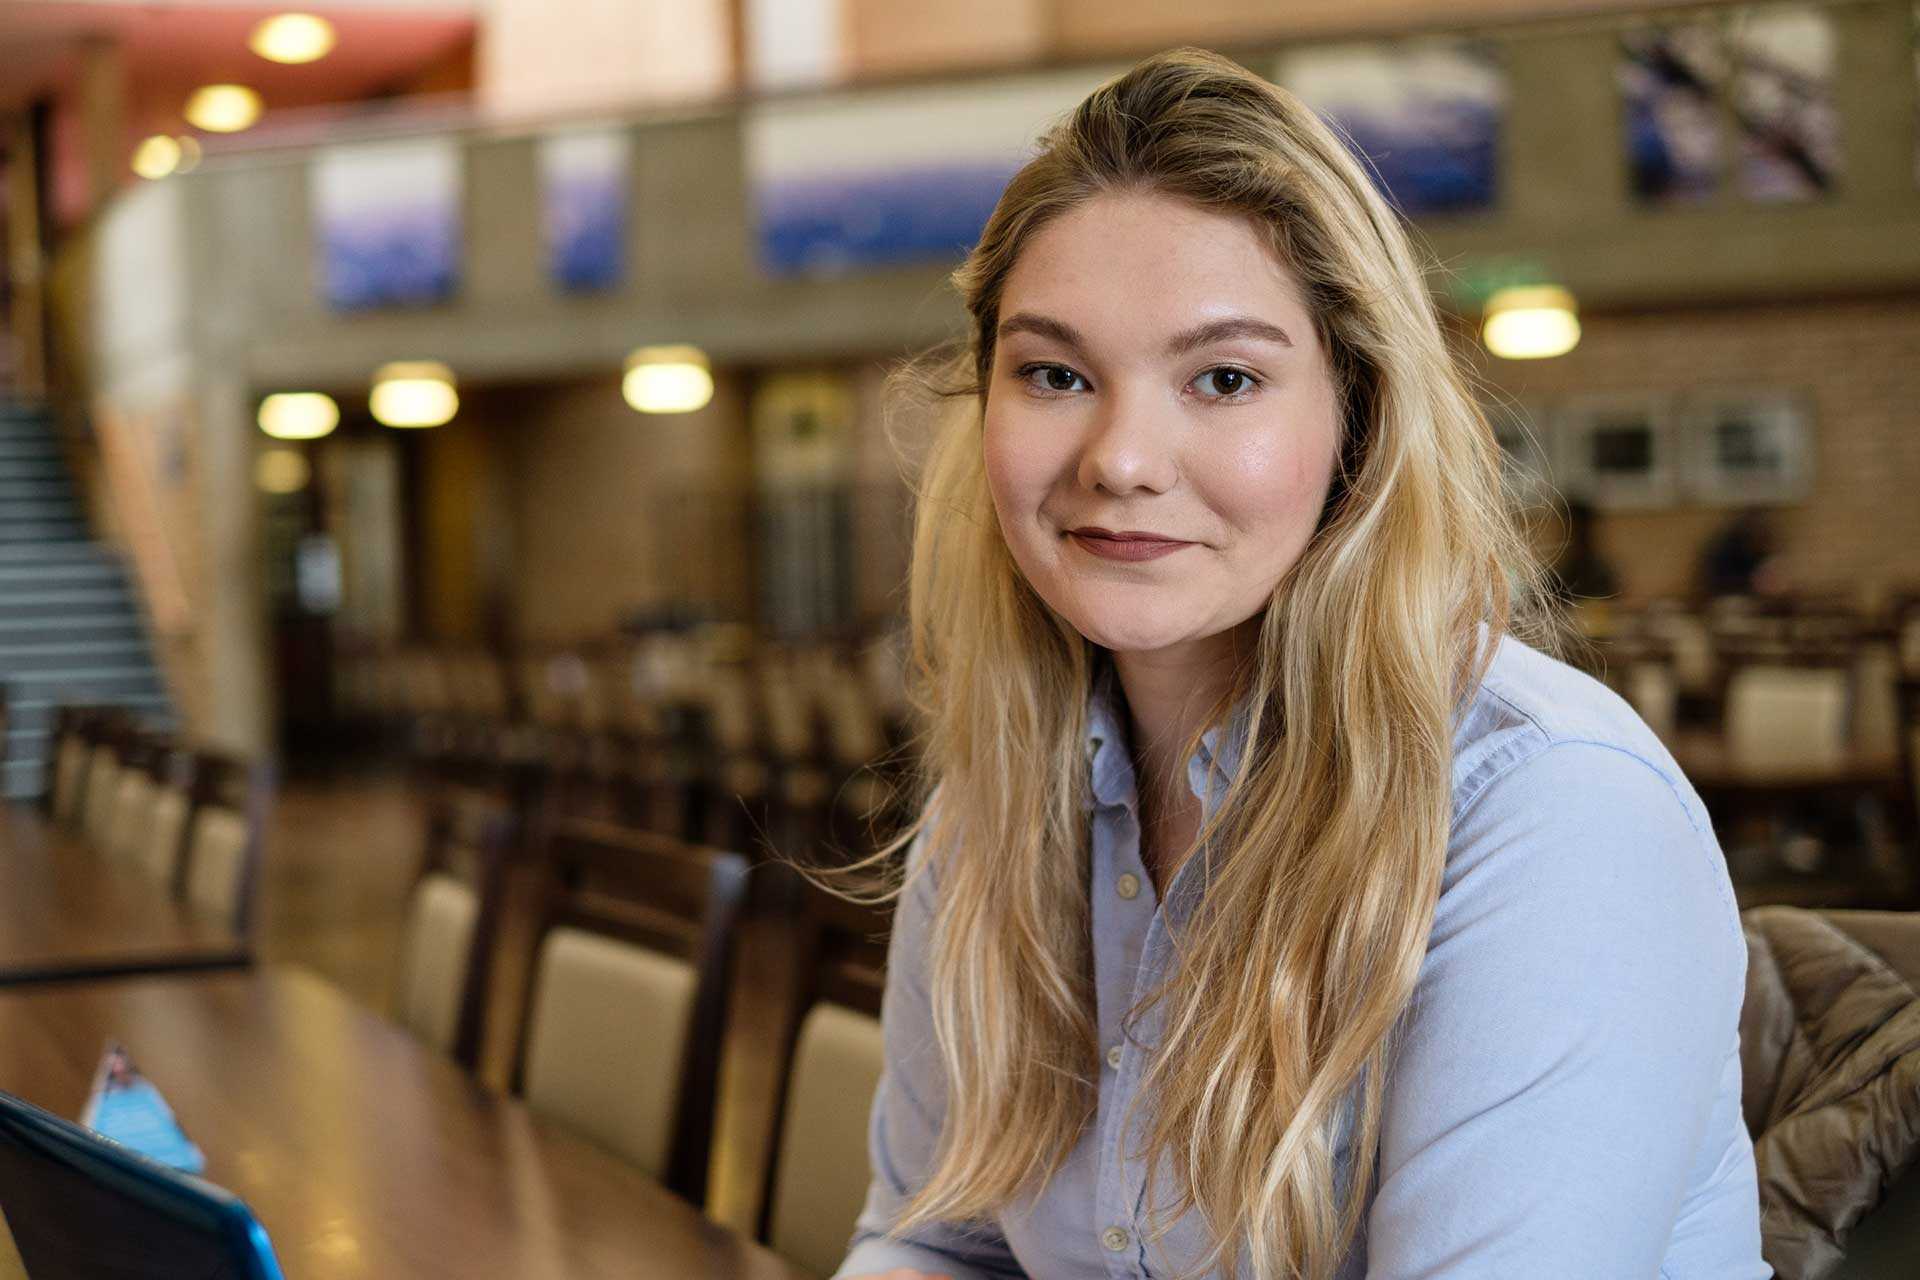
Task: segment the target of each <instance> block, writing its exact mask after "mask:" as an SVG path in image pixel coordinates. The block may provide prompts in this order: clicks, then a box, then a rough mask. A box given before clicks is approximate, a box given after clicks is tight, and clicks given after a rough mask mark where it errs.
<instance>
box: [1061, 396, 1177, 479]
mask: <svg viewBox="0 0 1920 1280" xmlns="http://www.w3.org/2000/svg"><path fill="white" fill-rule="evenodd" d="M1167 418H1168V415H1166V414H1165V413H1164V412H1162V413H1155V412H1154V411H1153V408H1152V407H1151V406H1150V405H1148V404H1146V403H1143V402H1142V401H1141V399H1140V398H1138V397H1125V398H1123V397H1120V396H1116V395H1113V394H1109V395H1108V397H1107V400H1106V403H1105V404H1104V405H1103V406H1101V409H1100V412H1099V413H1098V414H1097V415H1096V416H1095V417H1094V419H1093V421H1091V422H1090V423H1089V424H1088V427H1087V432H1088V434H1087V437H1086V440H1085V442H1084V443H1083V444H1082V446H1081V449H1080V467H1079V472H1078V478H1079V481H1080V483H1081V485H1082V486H1083V487H1085V488H1087V489H1092V490H1097V491H1099V492H1103V493H1108V494H1112V495H1115V496H1119V495H1123V494H1131V493H1142V492H1145V493H1165V492H1166V491H1167V490H1168V489H1170V488H1172V487H1173V485H1174V482H1175V480H1176V479H1177V478H1178V476H1179V468H1178V466H1177V465H1176V462H1175V458H1174V452H1173V444H1174V442H1173V438H1172V429H1173V424H1172V423H1171V422H1169V421H1168V420H1167Z"/></svg>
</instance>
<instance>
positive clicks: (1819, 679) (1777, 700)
mask: <svg viewBox="0 0 1920 1280" xmlns="http://www.w3.org/2000/svg"><path fill="white" fill-rule="evenodd" d="M1848 685H1849V672H1848V671H1847V669H1846V668H1845V667H1844V666H1838V665H1835V666H1823V667H1813V666H1776V665H1772V664H1754V665H1751V666H1745V667H1742V668H1740V669H1739V670H1738V671H1736V672H1735V673H1734V674H1733V675H1732V677H1731V678H1730V679H1729V680H1728V683H1727V695H1726V708H1727V710H1726V740H1727V750H1728V754H1729V755H1730V756H1732V757H1733V758H1734V759H1736V760H1738V761H1740V762H1741V763H1743V764H1747V765H1752V766H1757V767H1774V768H1797V767H1807V768H1819V767H1823V766H1829V765H1833V764H1836V763H1838V762H1839V761H1840V760H1842V759H1843V758H1845V756H1846V754H1847V742H1848V734H1847V711H1848V693H1849V688H1848Z"/></svg>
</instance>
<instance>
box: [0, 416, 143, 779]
mask: <svg viewBox="0 0 1920 1280" xmlns="http://www.w3.org/2000/svg"><path fill="white" fill-rule="evenodd" d="M0 686H4V693H5V697H6V704H5V707H6V748H5V755H4V757H3V758H0V794H3V795H5V796H7V797H9V798H12V799H25V798H28V797H31V796H36V795H38V794H40V791H41V789H42V786H43V779H44V778H45V776H46V761H47V756H48V754H49V750H50V747H51V742H50V735H51V730H52V727H53V711H54V708H55V707H56V706H58V705H60V704H61V703H116V704H119V705H122V706H125V707H127V708H128V709H129V710H131V711H133V712H134V714H135V715H136V716H138V717H139V718H140V719H141V720H143V721H145V722H147V723H149V724H151V725H153V726H154V727H156V728H164V727H167V726H169V725H170V724H171V721H172V709H171V706H170V704H169V702H168V700H167V696H166V691H165V686H164V684H163V683H162V681H161V678H160V673H159V671H158V670H157V668H156V667H155V666H154V662H153V653H152V650H151V649H150V647H149V646H148V643H147V636H146V631H145V627H144V625H143V623H142V620H141V616H140V611H139V608H138V606H137V605H136V603H135V601H134V596H133V584H132V583H131V582H129V581H128V578H127V570H126V568H125V566H123V565H122V563H121V561H120V557H119V556H118V555H116V554H115V553H113V552H112V551H110V550H108V549H107V548H105V547H103V546H100V545H99V544H97V543H94V542H92V541H90V540H89V538H88V535H87V527H86V524H85V522H84V520H83V519H82V517H81V514H80V508H79V504H78V503H77V501H76V500H75V497H74V492H73V485H72V481H71V480H70V479H69V477H68V475H67V466H66V460H65V458H64V457H63V456H62V454H61V450H60V443H59V441H58V439H57V438H56V437H55V435H54V427H53V423H52V421H51V419H50V418H49V417H48V416H47V414H46V413H45V412H44V411H42V410H39V409H34V408H28V407H24V406H21V405H17V404H8V403H6V402H4V401H0Z"/></svg>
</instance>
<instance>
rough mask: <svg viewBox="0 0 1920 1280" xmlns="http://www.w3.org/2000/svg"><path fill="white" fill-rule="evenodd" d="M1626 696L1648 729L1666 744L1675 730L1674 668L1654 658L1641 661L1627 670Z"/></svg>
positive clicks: (1677, 697) (1676, 686)
mask: <svg viewBox="0 0 1920 1280" xmlns="http://www.w3.org/2000/svg"><path fill="white" fill-rule="evenodd" d="M1625 685H1626V688H1625V694H1626V699H1627V701H1628V702H1629V703H1631V704H1633V709H1634V710H1635V711H1636V712H1638V713H1639V715H1640V718H1641V719H1642V720H1644V721H1646V722H1647V727H1648V728H1649V729H1652V730H1653V731H1654V733H1656V734H1658V735H1659V736H1660V737H1661V738H1663V739H1666V740H1667V741H1669V742H1670V741H1672V740H1673V734H1674V731H1675V729H1676V728H1678V718H1677V715H1676V713H1677V710H1678V707H1679V700H1680V686H1679V682H1678V681H1677V680H1676V679H1675V678H1674V674H1673V667H1672V666H1671V665H1669V664H1668V663H1666V662H1663V661H1659V660H1656V659H1644V660H1642V661H1639V662H1635V663H1634V664H1632V665H1631V666H1630V667H1628V668H1627V672H1626V679H1625Z"/></svg>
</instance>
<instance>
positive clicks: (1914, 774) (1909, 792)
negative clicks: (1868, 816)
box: [1894, 676, 1920, 849]
mask: <svg viewBox="0 0 1920 1280" xmlns="http://www.w3.org/2000/svg"><path fill="white" fill-rule="evenodd" d="M1894 696H1895V702H1896V705H1897V707H1898V711H1899V723H1898V725H1897V726H1896V728H1895V738H1896V745H1897V747H1898V748H1899V752H1900V777H1901V780H1902V782H1903V784H1904V785H1903V786H1902V787H1901V800H1902V801H1903V804H1902V808H1903V809H1905V811H1906V819H1907V821H1906V835H1907V847H1908V848H1909V849H1920V676H1912V677H1903V678H1902V679H1901V680H1900V681H1899V682H1898V684H1896V685H1895V686H1894Z"/></svg>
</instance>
